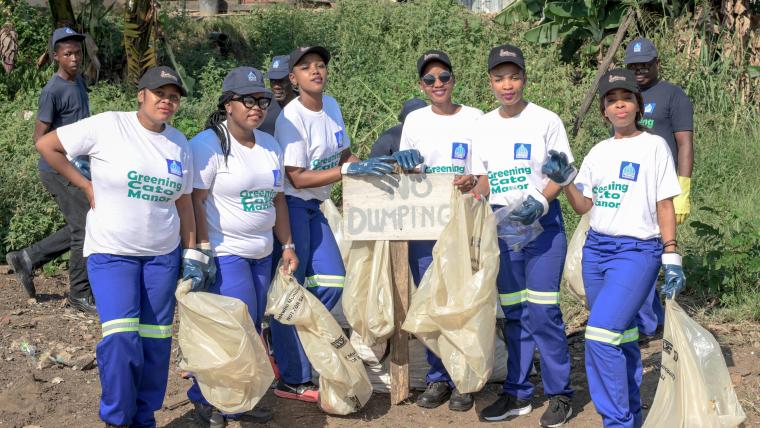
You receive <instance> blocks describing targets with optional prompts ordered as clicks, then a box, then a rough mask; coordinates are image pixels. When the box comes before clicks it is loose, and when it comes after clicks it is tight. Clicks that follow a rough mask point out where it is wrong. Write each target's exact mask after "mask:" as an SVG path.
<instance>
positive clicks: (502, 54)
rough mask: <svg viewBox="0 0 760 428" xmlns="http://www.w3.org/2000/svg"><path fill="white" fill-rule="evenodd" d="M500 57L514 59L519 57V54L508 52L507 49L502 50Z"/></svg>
mask: <svg viewBox="0 0 760 428" xmlns="http://www.w3.org/2000/svg"><path fill="white" fill-rule="evenodd" d="M499 56H502V57H503V56H510V57H513V58H514V57H516V56H517V53H516V52H512V51H508V50H506V49H502V50H500V51H499Z"/></svg>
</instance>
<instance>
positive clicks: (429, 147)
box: [399, 50, 483, 412]
mask: <svg viewBox="0 0 760 428" xmlns="http://www.w3.org/2000/svg"><path fill="white" fill-rule="evenodd" d="M417 72H418V74H419V79H420V80H419V85H420V89H421V90H422V92H424V93H425V95H427V97H428V98H429V99H430V106H428V107H425V108H421V109H419V110H415V111H413V112H411V113H409V116H407V117H406V120H405V121H404V128H403V129H402V131H401V144H400V147H399V148H400V150H402V151H412V153H414V151H418V152H419V157H420V162H421V161H422V160H423V159H424V162H425V172H426V173H428V174H430V173H453V174H456V175H457V176H456V178H455V179H454V182H453V184H454V185H455V186H457V187H458V188H459V190H460V191H462V192H469V191H470V190H472V188H473V187H474V185H475V183H476V182H477V179H476V178H475V177H474V176H472V175H470V170H471V152H472V144H471V142H470V133H471V131H472V125H473V122H474V121H475V119H476V118H478V117H480V116H481V115H482V114H483V112H482V111H480V110H478V109H476V108H473V107H468V106H465V105H461V104H454V103H453V102H452V101H451V94H452V92H453V90H454V83H455V79H454V74H453V72H452V67H451V60H449V56H448V55H447V54H446V53H445V52H442V51H437V50H431V51H427V52H425V53H424V54H422V56H421V57H420V58H419V59H418V60H417ZM420 162H417V163H420ZM413 166H414V165H413ZM402 167H403V165H402ZM405 169H409V168H405ZM434 245H435V241H411V242H409V266H410V268H411V271H412V277H413V279H414V282H415V284H417V285H419V283H420V280H421V279H422V276H423V275H424V274H425V271H426V270H427V269H428V267H429V266H430V263H431V262H432V261H433V255H432V254H433V246H434ZM426 355H427V360H428V364H430V369H429V370H428V373H427V376H426V378H425V381H426V383H427V389H426V390H425V392H424V393H423V394H422V395H420V396H419V398H418V399H417V405H418V406H421V407H425V408H435V407H438V406H440V405H441V404H443V403H444V402H446V400H447V399H449V397H451V399H450V400H449V409H450V410H455V411H462V412H466V411H467V410H469V409H470V408H472V405H473V398H472V394H461V393H459V391H457V390H456V385H454V382H452V381H451V377H450V376H449V374H448V373H447V372H446V368H445V367H444V366H443V362H441V359H440V358H438V357H437V356H436V355H435V354H434V353H432V352H431V351H429V350H426Z"/></svg>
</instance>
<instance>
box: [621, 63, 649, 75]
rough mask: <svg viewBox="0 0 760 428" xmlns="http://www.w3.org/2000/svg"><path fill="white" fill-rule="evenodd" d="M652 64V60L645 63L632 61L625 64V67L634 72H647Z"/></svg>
mask: <svg viewBox="0 0 760 428" xmlns="http://www.w3.org/2000/svg"><path fill="white" fill-rule="evenodd" d="M653 66H654V61H649V62H647V63H643V64H641V63H633V64H628V65H627V66H626V68H627V69H629V70H631V71H633V72H634V73H635V74H648V73H649V70H650V69H651V68H652V67H653Z"/></svg>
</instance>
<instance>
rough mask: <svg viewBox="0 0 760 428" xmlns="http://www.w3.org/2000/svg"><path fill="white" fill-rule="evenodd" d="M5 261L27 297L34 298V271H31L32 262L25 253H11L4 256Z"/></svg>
mask: <svg viewBox="0 0 760 428" xmlns="http://www.w3.org/2000/svg"><path fill="white" fill-rule="evenodd" d="M5 261H6V262H8V266H10V267H11V268H12V269H13V272H14V273H15V274H16V278H18V281H19V282H20V283H21V285H22V286H24V290H25V291H26V294H28V295H29V297H35V296H36V295H37V290H35V289H34V269H32V261H31V260H30V259H29V256H27V255H26V252H25V251H24V250H21V251H11V252H10V253H8V254H6V255H5Z"/></svg>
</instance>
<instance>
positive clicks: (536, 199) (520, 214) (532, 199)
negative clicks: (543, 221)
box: [509, 189, 549, 226]
mask: <svg viewBox="0 0 760 428" xmlns="http://www.w3.org/2000/svg"><path fill="white" fill-rule="evenodd" d="M547 211H549V202H548V201H547V200H546V198H545V197H544V195H543V194H542V193H541V192H539V191H538V190H537V189H533V190H531V191H530V193H529V194H528V197H527V198H525V200H524V201H523V203H522V206H520V207H519V208H516V209H514V210H513V211H512V212H511V213H509V219H510V220H512V221H517V222H520V223H522V224H524V225H526V226H528V225H531V224H533V223H534V222H535V221H536V220H538V219H539V218H541V216H542V215H544V214H545V213H546V212H547Z"/></svg>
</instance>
